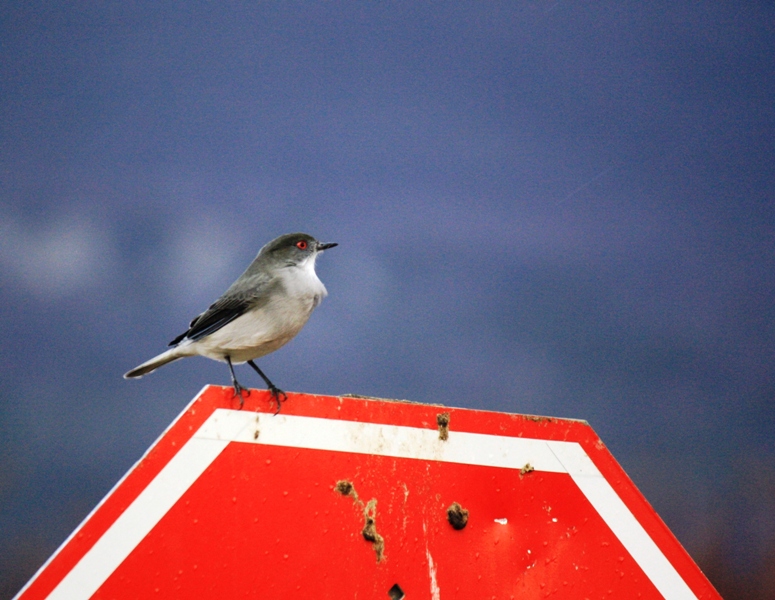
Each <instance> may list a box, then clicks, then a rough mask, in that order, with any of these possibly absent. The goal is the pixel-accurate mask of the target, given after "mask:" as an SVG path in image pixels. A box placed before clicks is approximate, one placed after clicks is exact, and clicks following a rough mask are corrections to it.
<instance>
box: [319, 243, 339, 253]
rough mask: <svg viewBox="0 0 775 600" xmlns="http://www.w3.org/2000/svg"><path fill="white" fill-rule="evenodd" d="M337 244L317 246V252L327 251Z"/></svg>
mask: <svg viewBox="0 0 775 600" xmlns="http://www.w3.org/2000/svg"><path fill="white" fill-rule="evenodd" d="M338 245H339V244H318V252H320V251H322V250H328V249H329V248H333V247H334V246H338Z"/></svg>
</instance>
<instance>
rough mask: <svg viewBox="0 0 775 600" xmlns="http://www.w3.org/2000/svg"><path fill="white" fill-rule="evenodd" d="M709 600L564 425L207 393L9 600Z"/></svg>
mask: <svg viewBox="0 0 775 600" xmlns="http://www.w3.org/2000/svg"><path fill="white" fill-rule="evenodd" d="M550 596H555V597H557V598H585V597H610V598H624V597H627V598H634V597H639V598H663V597H664V598H671V599H672V598H675V599H683V598H719V597H720V596H719V595H718V594H717V592H716V591H715V590H714V589H713V587H712V586H711V584H710V583H709V582H708V580H707V579H706V578H705V577H704V575H703V574H702V573H701V571H700V570H699V569H698V567H697V566H696V565H695V563H694V562H693V561H692V559H691V558H690V557H689V555H688V554H687V553H686V551H685V550H684V549H683V548H682V547H681V545H680V544H679V543H678V541H677V540H676V539H675V537H674V536H673V535H672V534H671V532H670V531H669V530H668V529H667V527H666V526H665V525H664V523H663V522H662V521H661V520H660V518H659V517H658V516H657V515H656V513H655V512H654V510H653V509H652V508H651V506H650V505H649V504H648V502H646V500H645V499H644V498H643V496H642V495H641V494H640V492H639V491H638V490H637V488H636V487H635V485H634V484H633V483H632V481H630V479H629V478H628V477H627V475H626V474H625V473H624V471H623V470H622V469H621V467H620V466H619V465H618V463H616V461H615V460H614V458H613V457H612V456H611V454H610V453H609V452H608V450H607V449H606V448H605V446H604V445H603V444H602V442H601V441H600V440H599V438H598V437H597V436H596V435H595V433H594V431H593V430H592V429H591V428H590V427H589V425H587V424H586V423H584V422H582V421H573V420H565V419H553V418H544V417H532V416H524V415H511V414H502V413H493V412H486V411H473V410H466V409H457V408H447V407H443V406H438V405H423V404H414V403H407V402H395V401H386V400H377V399H361V398H350V397H344V398H341V397H330V396H312V395H305V394H289V400H288V402H286V403H285V404H284V405H283V412H282V413H281V414H279V415H274V414H273V412H272V410H271V406H270V402H269V396H268V393H266V392H260V391H257V390H253V391H252V393H251V395H250V397H249V398H248V399H247V400H246V402H245V406H244V408H243V409H242V410H237V402H236V400H235V399H234V398H233V397H232V390H231V388H222V387H214V386H209V387H206V388H205V389H204V390H203V391H202V393H201V394H200V395H199V396H197V398H195V399H194V400H193V401H192V403H191V404H190V405H189V407H188V408H187V409H186V410H185V411H184V412H183V413H182V414H181V415H180V416H179V417H178V419H177V420H176V421H175V422H174V423H173V424H172V425H171V426H170V427H169V429H168V430H167V431H166V432H165V433H164V434H163V435H162V436H161V437H160V438H159V440H157V442H156V443H155V444H154V445H153V446H152V447H151V449H150V450H149V451H148V452H147V453H146V455H145V456H144V457H143V458H142V459H141V460H140V461H139V462H138V463H137V464H136V465H135V466H134V467H133V468H132V469H131V470H130V471H129V473H127V475H126V476H125V477H124V478H123V479H122V480H121V481H120V482H119V483H118V484H117V485H116V487H115V488H114V489H113V490H112V491H111V492H110V493H109V494H108V496H107V497H106V498H105V499H104V500H103V501H102V502H101V503H100V504H99V505H98V506H97V507H96V508H95V509H94V511H93V512H92V513H91V514H90V515H89V516H88V517H87V518H86V519H85V520H84V522H83V523H82V524H81V525H80V526H79V527H78V529H77V530H76V531H75V532H74V533H73V534H72V535H71V536H70V538H68V540H66V541H65V543H64V544H63V545H62V546H61V547H60V548H59V550H58V551H57V552H56V553H55V554H54V556H52V557H51V559H49V561H48V562H47V563H46V564H45V565H44V566H43V567H41V569H40V571H39V572H38V573H37V574H36V575H35V577H33V579H32V580H31V581H30V582H29V583H28V584H27V586H26V587H25V588H24V589H23V590H22V591H21V592H20V593H19V595H18V596H17V598H19V599H23V600H31V599H37V598H52V599H59V598H61V599H67V600H75V599H78V598H84V599H85V598H147V597H155V598H237V597H248V598H256V597H261V598H263V597H275V598H356V597H357V598H386V599H388V600H390V599H397V598H402V597H406V598H407V599H409V600H414V599H415V598H418V599H419V598H427V599H431V600H441V599H442V598H467V599H471V598H519V597H531V598H540V597H550Z"/></svg>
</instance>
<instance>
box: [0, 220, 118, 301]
mask: <svg viewBox="0 0 775 600" xmlns="http://www.w3.org/2000/svg"><path fill="white" fill-rule="evenodd" d="M111 263H112V252H111V246H110V244H109V242H108V240H107V238H106V236H105V235H104V234H103V233H102V229H101V228H100V227H98V226H97V224H95V223H94V222H92V221H91V220H90V219H89V218H88V217H81V216H78V215H65V216H62V217H59V218H55V219H53V220H51V221H50V222H48V223H41V224H34V225H29V224H27V223H22V222H20V221H18V220H15V219H13V218H9V217H8V216H7V215H6V216H4V217H3V218H2V219H0V272H2V273H3V274H4V275H5V276H6V277H8V278H10V279H12V280H15V281H16V282H18V283H19V284H21V285H22V286H23V287H24V288H25V289H26V290H27V291H29V292H32V293H34V294H38V295H43V296H46V295H54V296H57V297H60V296H63V295H68V294H72V293H74V292H76V291H80V290H82V289H83V288H84V287H88V286H90V285H92V284H93V283H94V282H95V281H97V280H98V279H100V278H101V277H102V276H104V275H105V273H106V272H107V271H108V269H109V266H110V264H111Z"/></svg>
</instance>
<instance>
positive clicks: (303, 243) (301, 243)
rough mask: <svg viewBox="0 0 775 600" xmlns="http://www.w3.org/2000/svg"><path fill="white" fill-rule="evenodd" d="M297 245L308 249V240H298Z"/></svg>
mask: <svg viewBox="0 0 775 600" xmlns="http://www.w3.org/2000/svg"><path fill="white" fill-rule="evenodd" d="M296 247H297V248H298V249H299V250H306V249H307V240H299V241H298V242H296Z"/></svg>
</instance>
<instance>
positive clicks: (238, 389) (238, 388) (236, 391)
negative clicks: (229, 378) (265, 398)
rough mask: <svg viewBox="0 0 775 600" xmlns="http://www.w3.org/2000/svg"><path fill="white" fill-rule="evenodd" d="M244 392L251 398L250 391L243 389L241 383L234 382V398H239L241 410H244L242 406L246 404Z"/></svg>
mask: <svg viewBox="0 0 775 600" xmlns="http://www.w3.org/2000/svg"><path fill="white" fill-rule="evenodd" d="M242 392H245V395H246V396H250V390H249V389H248V388H244V387H242V386H241V385H240V384H239V383H237V382H236V381H235V382H234V396H233V397H234V398H236V397H238V396H239V407H240V410H242V406H243V405H244V404H245V399H244V398H243V397H242Z"/></svg>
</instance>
